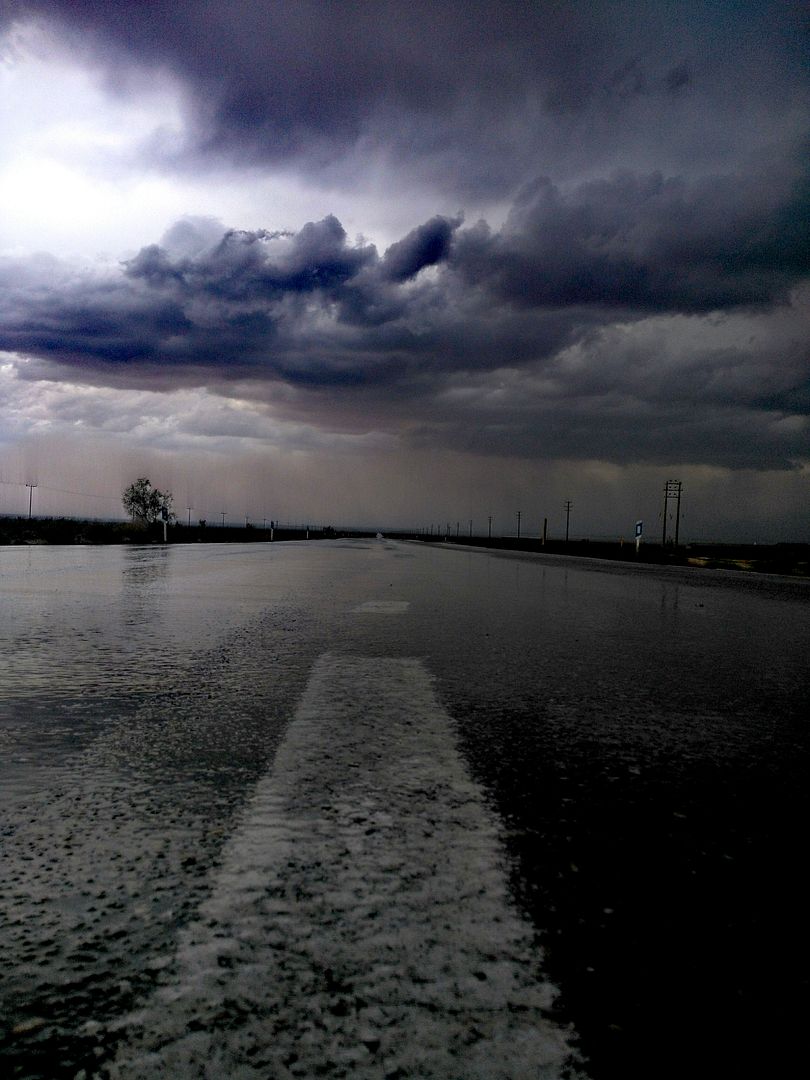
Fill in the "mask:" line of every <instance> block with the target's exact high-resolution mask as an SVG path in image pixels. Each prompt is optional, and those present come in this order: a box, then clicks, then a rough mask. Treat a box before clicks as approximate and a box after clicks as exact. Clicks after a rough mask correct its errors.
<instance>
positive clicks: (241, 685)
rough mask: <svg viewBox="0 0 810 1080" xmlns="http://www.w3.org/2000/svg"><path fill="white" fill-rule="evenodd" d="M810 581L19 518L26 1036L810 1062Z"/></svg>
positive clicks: (16, 633)
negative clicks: (136, 540) (130, 538)
mask: <svg viewBox="0 0 810 1080" xmlns="http://www.w3.org/2000/svg"><path fill="white" fill-rule="evenodd" d="M809 598H810V590H808V587H807V583H805V582H800V581H798V582H792V581H788V580H784V579H777V578H766V577H760V576H751V577H747V578H746V577H742V576H740V575H732V574H722V573H712V572H703V571H688V570H667V569H656V568H645V567H637V568H636V567H626V566H624V565H618V564H609V563H596V562H590V561H587V560H575V559H565V558H551V557H545V558H544V557H533V556H520V555H513V556H497V555H492V554H488V553H482V552H475V551H460V550H447V549H444V548H441V547H439V546H436V547H429V546H421V545H415V544H392V543H388V542H368V543H362V542H356V541H355V542H347V541H341V542H334V543H329V542H321V543H299V544H276V545H260V544H254V545H245V546H237V545H196V546H187V547H181V546H177V547H168V548H165V547H159V546H155V547H142V548H137V547H121V548H61V549H59V548H25V549H19V548H18V549H8V548H7V549H4V550H2V551H0V604H2V608H1V609H0V612H1V615H0V648H1V649H2V652H1V653H0V655H2V656H3V657H4V663H3V666H2V668H0V750H1V751H2V753H1V754H0V809H1V810H2V844H3V853H2V859H3V865H2V893H1V894H0V948H2V955H3V957H4V972H3V979H2V994H3V1009H2V1024H3V1029H2V1032H1V1033H0V1034H1V1035H2V1043H0V1062H3V1064H4V1069H5V1071H6V1072H8V1073H9V1074H10V1075H12V1076H18V1077H29V1078H34V1077H48V1078H51V1077H52V1078H57V1077H76V1076H84V1077H91V1076H99V1077H104V1076H107V1077H113V1076H133V1077H134V1076H148V1075H155V1076H157V1075H162V1076H178V1077H186V1076H189V1077H190V1076H198V1075H206V1076H211V1077H214V1076H217V1077H219V1076H229V1075H232V1076H236V1075H239V1076H263V1077H268V1076H272V1077H275V1076H279V1077H284V1076H312V1075H316V1074H319V1075H328V1076H336V1077H337V1076H355V1075H358V1076H369V1077H376V1076H379V1077H385V1076H403V1077H404V1076H412V1077H433V1076H435V1077H443V1076H459V1077H461V1076H464V1077H466V1076H481V1077H498V1076H503V1077H513V1078H514V1077H518V1076H520V1077H523V1076H526V1077H537V1076H548V1077H552V1076H563V1075H573V1074H575V1073H581V1074H583V1075H589V1076H591V1077H592V1078H593V1080H608V1078H614V1077H615V1078H619V1077H621V1078H622V1080H632V1078H638V1080H641V1078H642V1077H644V1078H649V1077H661V1078H664V1077H670V1076H671V1077H675V1076H684V1075H689V1076H692V1077H704V1076H705V1077H710V1076H711V1077H716V1076H718V1075H735V1076H745V1075H752V1076H753V1075H775V1074H778V1073H779V1072H780V1071H784V1068H785V1065H786V1062H788V1061H789V1060H790V1055H791V1053H792V1052H795V1051H796V1049H797V1048H798V1047H799V1039H800V1033H801V1030H802V1026H801V1025H802V1023H803V1021H802V1019H801V1018H802V1016H803V1011H804V1005H805V1004H806V1000H807V999H806V990H807V949H806V946H807V930H806V915H805V911H806V904H807V894H806V890H805V887H804V884H803V882H804V874H803V865H802V855H803V839H804V830H805V821H806V813H807V795H806V786H805V778H806V765H807V742H808V740H807V726H806V716H805V713H806V704H807V698H808V694H807V690H808V681H810V680H808V665H807V659H806V658H807V656H808V655H809V654H810V648H809V647H810V622H809V621H808V619H807V614H808V599H809ZM150 1070H151V1071H150Z"/></svg>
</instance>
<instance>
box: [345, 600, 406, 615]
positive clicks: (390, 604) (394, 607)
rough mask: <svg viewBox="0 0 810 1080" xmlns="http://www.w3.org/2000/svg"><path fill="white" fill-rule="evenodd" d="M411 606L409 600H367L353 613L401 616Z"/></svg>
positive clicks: (354, 609) (353, 609)
mask: <svg viewBox="0 0 810 1080" xmlns="http://www.w3.org/2000/svg"><path fill="white" fill-rule="evenodd" d="M410 606H411V605H410V602H409V601H408V600H366V602H365V603H364V604H360V605H359V606H358V607H356V608H352V611H354V612H355V614H359V615H401V614H402V613H403V612H405V611H407V610H408V608H409V607H410Z"/></svg>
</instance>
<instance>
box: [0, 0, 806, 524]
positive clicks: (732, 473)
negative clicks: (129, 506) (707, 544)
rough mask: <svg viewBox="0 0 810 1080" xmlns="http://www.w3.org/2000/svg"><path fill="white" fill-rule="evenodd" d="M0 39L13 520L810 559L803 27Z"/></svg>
mask: <svg viewBox="0 0 810 1080" xmlns="http://www.w3.org/2000/svg"><path fill="white" fill-rule="evenodd" d="M0 12H2V14H0V95H1V96H0V209H1V211H2V212H1V213H0V481H2V483H0V513H2V512H19V511H21V510H23V509H25V510H26V511H27V505H28V493H27V492H26V489H25V488H24V487H23V486H22V485H24V484H25V483H34V482H36V483H37V484H38V485H39V487H38V489H37V491H36V500H37V506H38V508H39V509H40V510H41V511H42V512H50V513H76V514H80V513H87V512H92V513H95V514H98V515H100V516H105V515H108V514H116V513H118V512H119V511H120V507H119V506H117V498H118V494H119V492H120V490H121V488H122V486H123V485H124V484H126V483H128V482H129V481H131V480H133V479H135V477H136V476H138V475H144V474H145V475H148V476H150V478H151V479H152V481H153V482H154V483H155V484H157V485H158V486H162V487H169V488H171V489H172V491H173V492H174V495H175V504H176V507H177V509H178V512H179V515H180V517H181V519H183V520H185V518H186V513H187V511H186V509H185V508H186V507H187V506H190V507H191V508H192V511H191V513H192V516H193V519H194V520H196V519H197V518H199V517H207V518H208V519H210V520H220V513H221V512H223V511H225V512H227V515H228V517H229V518H231V519H232V520H234V521H236V520H240V519H242V520H243V519H244V515H245V514H248V515H249V516H250V517H251V519H253V520H254V521H260V520H261V519H262V518H263V517H265V516H266V517H268V518H281V519H284V520H298V521H304V520H315V521H319V522H325V523H328V522H332V523H335V524H349V523H368V524H378V525H380V526H384V525H391V526H394V525H413V526H426V525H429V524H431V523H439V522H441V523H446V522H448V521H451V522H452V523H453V527H455V522H456V521H460V522H461V528H462V530H465V531H466V529H467V527H468V522H469V520H470V519H472V520H473V523H474V528H476V529H478V530H482V529H485V527H486V518H487V516H488V515H489V514H492V515H493V518H494V528H495V529H496V530H498V531H510V530H514V527H515V515H516V511H517V510H518V509H520V510H521V512H522V516H523V530H524V531H528V532H531V531H536V530H539V529H540V528H542V520H543V517H548V518H549V523H550V528H551V531H552V533H553V532H555V531H557V532H559V531H560V529H562V528H564V514H563V503H564V501H565V500H566V499H570V500H572V502H573V504H574V509H573V511H572V518H571V525H572V534H574V535H579V534H581V535H588V534H590V535H614V536H619V535H625V536H630V535H632V529H633V523H634V521H635V520H636V519H638V518H641V519H643V520H644V521H645V531H646V532H647V533H648V534H649V535H650V536H651V537H657V536H660V531H661V521H660V512H661V503H662V492H663V486H664V482H665V481H666V480H667V479H680V480H682V482H683V485H684V501H683V510H684V523H683V527H682V532H685V534H686V535H687V537H695V538H699V537H704V538H729V539H751V540H760V541H766V540H774V539H781V540H789V539H803V540H810V500H809V499H808V494H810V483H809V481H810V423H809V422H808V411H809V409H810V344H809V343H810V324H809V320H808V313H809V312H810V235H809V233H810V225H809V224H808V223H809V222H810V183H809V182H808V165H809V163H810V145H808V143H809V140H808V127H809V126H810V125H809V124H808V118H809V117H810V110H809V109H808V104H809V102H808V97H810V94H809V93H808V90H809V84H808V67H807V60H808V45H809V44H810V42H809V41H808V14H807V7H806V5H804V4H803V3H801V2H800V0H795V2H794V0H774V2H772V3H769V2H765V0H763V2H760V3H744V2H741V0H735V2H731V0H728V2H723V0H716V2H709V0H704V2H690V0H679V2H678V3H672V4H669V3H667V4H665V3H661V2H660V0H650V2H648V3H645V2H628V3H622V2H620V0H588V2H587V3H586V2H582V3H579V2H575V0H569V2H564V0H554V2H552V0H536V2H529V0H525V2H510V0H489V2H487V3H479V2H476V0H463V2H456V0H430V2H422V0H394V2H379V0H378V2H371V0H370V2H367V3H360V2H345V3H340V2H336V0H335V2H328V0H320V2H311V0H285V2H283V3H273V2H269V0H250V2H242V0H230V2H228V3H222V2H219V3H214V2H210V0H143V2H138V0H128V2H127V3H126V4H124V3H123V2H122V3H116V2H111V0H53V2H49V0H31V2H27V0H20V2H17V0H5V2H3V0H0ZM74 492H75V493H84V494H83V495H80V494H72V493H74ZM90 496H93V497H92V498H90Z"/></svg>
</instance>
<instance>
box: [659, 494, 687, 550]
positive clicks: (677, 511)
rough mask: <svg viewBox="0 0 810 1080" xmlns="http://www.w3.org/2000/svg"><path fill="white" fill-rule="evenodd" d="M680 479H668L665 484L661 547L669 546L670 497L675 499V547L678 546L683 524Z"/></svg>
mask: <svg viewBox="0 0 810 1080" xmlns="http://www.w3.org/2000/svg"><path fill="white" fill-rule="evenodd" d="M682 486H683V485H682V484H681V482H680V480H667V482H666V483H665V484H664V525H663V529H662V530H661V547H662V548H665V547H666V546H667V512H668V510H669V501H670V499H674V500H675V547H677V546H678V538H679V533H680V525H681V488H682Z"/></svg>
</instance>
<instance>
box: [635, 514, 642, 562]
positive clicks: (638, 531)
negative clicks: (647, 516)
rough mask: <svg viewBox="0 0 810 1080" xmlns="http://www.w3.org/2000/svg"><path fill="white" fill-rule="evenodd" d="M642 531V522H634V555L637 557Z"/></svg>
mask: <svg viewBox="0 0 810 1080" xmlns="http://www.w3.org/2000/svg"><path fill="white" fill-rule="evenodd" d="M643 531H644V522H643V521H637V522H636V555H638V549H639V547H640V546H641V534H642V532H643Z"/></svg>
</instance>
